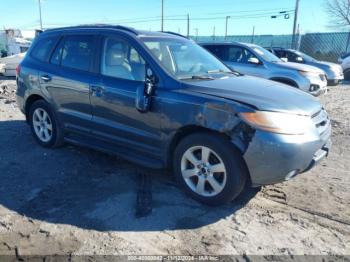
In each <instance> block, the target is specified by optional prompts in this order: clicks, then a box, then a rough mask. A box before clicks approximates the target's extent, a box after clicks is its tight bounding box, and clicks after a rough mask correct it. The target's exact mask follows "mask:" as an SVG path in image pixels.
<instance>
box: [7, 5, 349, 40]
mask: <svg viewBox="0 0 350 262" xmlns="http://www.w3.org/2000/svg"><path fill="white" fill-rule="evenodd" d="M163 1H164V17H165V21H164V30H165V31H173V32H178V33H181V34H186V33H187V20H186V19H187V14H189V16H190V34H191V35H195V34H196V32H197V30H198V35H201V36H202V35H203V36H204V35H213V32H214V30H215V35H224V34H225V21H226V16H230V18H229V19H228V27H227V31H228V35H250V34H252V31H253V27H255V34H256V35H259V34H290V33H292V29H293V18H294V13H293V10H294V8H295V0H163ZM325 1H326V0H300V12H299V19H298V23H299V24H300V28H301V32H302V33H308V32H328V31H334V30H338V31H342V30H341V29H339V28H334V27H333V28H332V27H330V26H329V25H330V24H329V17H328V14H327V13H326V12H325V8H324V6H325ZM41 2H42V4H41V5H42V21H43V27H44V28H51V27H61V26H69V25H77V24H87V23H112V24H121V25H126V26H131V27H134V28H136V29H144V30H152V31H158V30H160V28H161V27H160V24H161V23H160V16H161V0H41ZM0 8H1V9H0V27H1V28H4V27H5V28H19V29H23V30H25V29H35V28H39V7H38V0H11V1H9V0H0ZM280 11H287V12H289V19H285V18H284V17H283V15H282V16H278V17H277V18H275V19H271V16H272V15H278V14H279V12H280ZM214 27H215V29H214Z"/></svg>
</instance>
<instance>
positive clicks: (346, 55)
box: [338, 52, 350, 64]
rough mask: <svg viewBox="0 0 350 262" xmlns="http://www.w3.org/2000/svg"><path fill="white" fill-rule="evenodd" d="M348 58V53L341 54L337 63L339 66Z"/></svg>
mask: <svg viewBox="0 0 350 262" xmlns="http://www.w3.org/2000/svg"><path fill="white" fill-rule="evenodd" d="M348 57H350V52H348V53H343V54H342V55H341V56H340V57H339V58H338V63H339V64H341V63H343V60H344V59H346V58H348Z"/></svg>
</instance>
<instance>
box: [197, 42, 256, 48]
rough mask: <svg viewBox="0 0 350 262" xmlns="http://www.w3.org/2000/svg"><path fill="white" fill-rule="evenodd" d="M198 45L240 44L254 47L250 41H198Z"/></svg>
mask: <svg viewBox="0 0 350 262" xmlns="http://www.w3.org/2000/svg"><path fill="white" fill-rule="evenodd" d="M199 44H200V45H214V46H215V45H241V46H249V47H254V46H256V44H251V43H244V42H236V41H231V42H202V43H199Z"/></svg>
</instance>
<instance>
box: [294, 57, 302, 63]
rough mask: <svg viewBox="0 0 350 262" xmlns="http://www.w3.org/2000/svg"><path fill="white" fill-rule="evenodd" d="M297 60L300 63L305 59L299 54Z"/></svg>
mask: <svg viewBox="0 0 350 262" xmlns="http://www.w3.org/2000/svg"><path fill="white" fill-rule="evenodd" d="M295 60H296V61H297V62H298V63H303V62H304V59H303V58H302V57H301V56H298V57H297V58H296V59H295Z"/></svg>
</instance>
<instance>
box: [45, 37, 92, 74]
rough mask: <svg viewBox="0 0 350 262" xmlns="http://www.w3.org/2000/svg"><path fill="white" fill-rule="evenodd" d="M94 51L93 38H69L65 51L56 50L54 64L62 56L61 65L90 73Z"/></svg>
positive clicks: (65, 42)
mask: <svg viewBox="0 0 350 262" xmlns="http://www.w3.org/2000/svg"><path fill="white" fill-rule="evenodd" d="M93 50H94V38H93V36H83V35H78V36H67V37H66V38H65V41H64V45H63V49H62V50H60V49H59V48H58V49H56V50H55V53H56V51H57V53H56V54H55V53H54V54H53V56H52V59H54V60H53V61H52V62H53V63H57V59H59V57H60V56H61V65H62V66H64V67H69V68H73V69H78V70H82V71H89V69H90V64H91V60H92V54H93Z"/></svg>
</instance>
